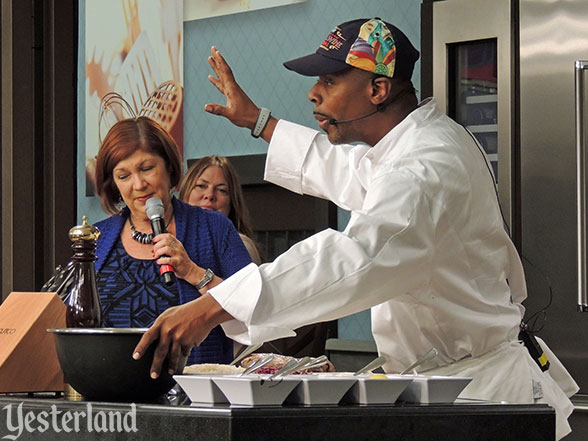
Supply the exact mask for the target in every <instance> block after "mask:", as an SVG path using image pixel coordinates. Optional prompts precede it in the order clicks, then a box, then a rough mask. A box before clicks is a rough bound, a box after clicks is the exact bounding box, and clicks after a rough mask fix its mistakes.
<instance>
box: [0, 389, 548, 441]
mask: <svg viewBox="0 0 588 441" xmlns="http://www.w3.org/2000/svg"><path fill="white" fill-rule="evenodd" d="M174 400H175V402H174ZM88 415H90V417H88ZM0 439H10V440H13V441H15V440H19V441H27V440H47V441H53V440H56V441H57V440H59V441H64V440H65V441H67V440H78V441H79V440H94V439H100V440H174V441H181V440H192V441H217V440H218V441H221V440H222V441H224V440H238V441H244V440H255V441H264V440H267V441H270V440H271V441H277V440H288V441H296V440H300V441H308V440H336V441H345V440H353V441H358V440H372V439H373V440H386V441H388V440H391V441H395V440H398V441H412V440H414V441H417V440H419V441H420V440H423V441H425V440H426V441H437V440H438V441H472V440H476V441H484V440H488V441H496V440H501V441H509V440H513V441H514V440H517V441H519V440H526V439H532V440H534V441H542V440H545V441H553V439H555V413H554V411H553V409H552V408H551V407H549V406H546V405H523V404H518V405H514V404H499V403H483V402H456V403H454V404H435V405H433V404H429V405H415V404H395V405H377V406H359V405H339V406H267V407H245V406H230V405H215V406H212V405H210V406H207V405H196V404H189V403H186V402H185V401H183V400H182V402H179V401H178V399H177V398H172V399H171V400H163V401H160V402H158V403H136V404H132V403H110V402H86V401H79V402H73V401H66V400H64V399H63V398H56V397H55V396H50V395H41V396H39V395H36V396H30V395H10V396H0Z"/></svg>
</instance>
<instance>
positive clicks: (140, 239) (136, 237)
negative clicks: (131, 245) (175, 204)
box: [129, 214, 174, 244]
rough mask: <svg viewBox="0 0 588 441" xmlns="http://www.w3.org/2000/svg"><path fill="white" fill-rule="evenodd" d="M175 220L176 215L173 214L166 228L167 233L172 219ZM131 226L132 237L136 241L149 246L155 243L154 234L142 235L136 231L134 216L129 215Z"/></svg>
mask: <svg viewBox="0 0 588 441" xmlns="http://www.w3.org/2000/svg"><path fill="white" fill-rule="evenodd" d="M173 218H174V215H173V214H172V217H171V218H170V219H169V222H168V223H167V225H166V226H165V231H167V227H169V224H171V221H172V219H173ZM129 225H130V226H131V232H132V233H131V237H132V238H133V239H134V240H136V241H137V242H139V243H142V244H149V243H151V242H152V241H153V233H142V232H140V231H137V230H136V229H135V226H134V225H133V219H132V216H130V215H129Z"/></svg>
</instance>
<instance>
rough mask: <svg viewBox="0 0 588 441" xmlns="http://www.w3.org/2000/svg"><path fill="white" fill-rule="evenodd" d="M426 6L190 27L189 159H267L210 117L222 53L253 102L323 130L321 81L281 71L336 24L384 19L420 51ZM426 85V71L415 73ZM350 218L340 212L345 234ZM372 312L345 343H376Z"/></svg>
mask: <svg viewBox="0 0 588 441" xmlns="http://www.w3.org/2000/svg"><path fill="white" fill-rule="evenodd" d="M420 3H421V2H420V1H416V0H308V1H307V2H306V3H298V4H293V5H290V6H280V7H274V8H268V9H262V10H257V11H251V12H246V13H241V14H233V15H226V16H221V17H214V18H210V19H206V20H194V21H190V22H185V23H184V157H185V158H186V159H187V158H196V157H199V156H203V155H208V154H219V155H226V156H231V155H244V154H255V153H265V152H266V151H267V144H266V143H265V142H263V141H261V140H256V139H254V138H252V137H251V136H249V134H248V132H247V131H246V130H245V129H240V128H236V127H233V126H232V125H231V124H230V123H228V122H227V121H226V120H224V119H223V118H219V117H216V116H214V115H210V114H208V113H206V112H204V110H202V109H203V107H204V105H205V104H207V103H221V104H224V99H223V98H224V97H223V96H222V95H221V94H220V93H219V92H218V91H217V90H216V89H215V88H214V86H212V84H211V83H210V82H209V81H208V75H210V74H211V73H212V71H211V69H210V67H209V65H208V63H207V61H206V60H207V58H208V56H209V54H210V47H211V46H213V45H215V46H216V47H217V48H218V49H219V50H220V51H221V53H222V54H223V56H224V57H225V58H226V59H227V61H228V62H229V64H230V65H231V67H232V68H233V72H234V73H235V76H236V78H237V81H238V82H239V83H240V84H241V86H242V87H243V89H244V90H245V91H246V92H247V93H248V94H249V96H250V97H251V98H252V99H253V101H254V102H255V103H256V104H257V105H259V106H264V107H267V108H269V109H271V110H272V114H273V115H274V116H276V117H277V118H284V119H288V120H291V121H294V122H297V123H301V124H306V125H309V126H310V127H316V121H315V120H314V118H313V116H312V106H311V104H310V103H309V102H308V100H307V98H306V97H307V93H308V90H309V89H310V87H311V86H312V85H313V84H314V82H315V79H313V78H306V77H302V76H299V75H297V74H295V73H293V72H290V71H288V70H287V69H286V68H284V67H283V66H282V63H283V62H284V61H287V60H289V59H292V58H296V57H298V56H302V55H306V54H307V53H310V52H314V51H315V50H316V48H317V47H318V46H319V44H320V43H321V42H322V41H323V40H324V38H325V37H326V35H327V34H328V32H329V31H330V30H331V29H332V28H333V27H334V26H335V25H337V24H339V23H342V22H344V21H347V20H351V19H354V18H360V17H373V16H379V17H381V18H383V19H384V20H386V21H389V22H391V23H394V24H395V25H396V26H398V27H399V28H400V29H402V30H403V31H404V33H405V34H406V35H407V36H408V38H409V39H410V40H411V41H412V42H413V44H414V45H415V46H416V47H417V48H418V47H420V6H421V5H420ZM84 5H85V0H80V33H79V35H80V44H79V47H80V53H79V60H80V66H79V71H78V77H79V78H80V81H79V82H78V83H79V87H80V90H79V92H80V93H79V97H80V98H79V101H78V103H79V107H78V112H79V118H78V121H79V131H78V218H80V219H81V216H83V215H86V216H88V219H89V221H90V222H91V223H94V222H96V221H98V220H100V219H103V218H105V217H106V214H105V213H104V212H103V211H102V209H101V208H100V203H99V201H98V198H95V197H86V196H85V195H84V179H85V175H84V159H83V152H84V151H85V146H84V140H85V136H84V132H85V127H84V124H85V122H84V120H83V118H84V105H85V103H84V98H83V97H84V94H83V91H84V90H83V88H84V87H85V81H83V79H84V60H85V54H84V23H83V21H84V17H85V8H84ZM413 82H414V84H415V87H416V88H417V89H418V88H419V84H420V65H419V64H417V66H416V68H415V75H414V77H413ZM347 220H348V216H347V213H344V212H341V213H340V216H339V227H340V228H341V229H342V228H344V226H345V224H346V222H347ZM369 316H370V315H369V311H366V312H364V313H360V314H356V315H355V316H351V317H348V318H345V319H342V320H340V321H339V337H340V338H354V339H371V338H372V337H371V331H370V323H369Z"/></svg>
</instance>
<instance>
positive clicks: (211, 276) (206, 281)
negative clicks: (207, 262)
mask: <svg viewBox="0 0 588 441" xmlns="http://www.w3.org/2000/svg"><path fill="white" fill-rule="evenodd" d="M212 279H214V273H213V272H212V270H211V269H210V268H208V269H207V270H206V272H205V273H204V277H202V280H201V281H200V282H198V283H197V284H196V285H194V287H195V288H196V289H197V290H198V291H200V290H201V289H202V288H204V287H205V286H206V285H208V284H209V283H210V282H211V281H212Z"/></svg>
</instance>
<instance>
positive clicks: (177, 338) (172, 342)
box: [133, 294, 233, 379]
mask: <svg viewBox="0 0 588 441" xmlns="http://www.w3.org/2000/svg"><path fill="white" fill-rule="evenodd" d="M232 318H233V317H232V316H231V315H230V314H229V313H228V312H226V311H225V310H224V309H222V308H221V306H220V305H219V304H218V303H217V301H216V300H214V298H213V297H212V296H211V295H210V294H204V295H202V296H201V297H199V298H197V299H196V300H192V301H191V302H188V303H185V304H183V305H181V306H174V307H172V308H169V309H167V310H165V311H164V312H163V313H162V314H161V315H160V316H159V317H157V319H156V320H155V323H153V326H151V328H149V329H148V330H147V332H145V334H144V335H143V337H142V338H141V340H140V341H139V343H138V344H137V346H136V347H135V350H134V351H133V358H134V359H135V360H138V359H139V358H141V357H142V356H143V354H144V353H145V351H146V350H147V348H148V347H149V346H150V345H151V344H152V343H153V342H155V341H157V347H156V348H155V354H154V355H153V362H152V364H151V378H154V379H155V378H157V377H159V374H160V372H161V367H162V365H163V362H164V360H165V359H166V358H167V359H168V370H169V372H170V374H172V373H175V372H176V370H177V367H178V361H179V359H180V355H181V354H183V355H185V356H187V355H188V354H189V353H190V351H191V350H192V348H193V347H194V346H198V345H199V344H200V343H202V341H203V340H204V339H205V338H206V337H207V336H208V334H209V333H210V331H211V330H212V329H213V328H214V327H215V326H217V325H219V324H220V323H223V322H225V321H228V320H231V319H232Z"/></svg>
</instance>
